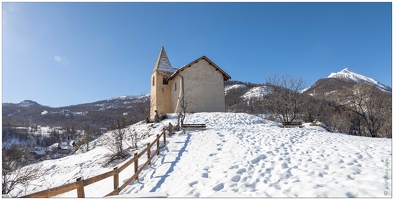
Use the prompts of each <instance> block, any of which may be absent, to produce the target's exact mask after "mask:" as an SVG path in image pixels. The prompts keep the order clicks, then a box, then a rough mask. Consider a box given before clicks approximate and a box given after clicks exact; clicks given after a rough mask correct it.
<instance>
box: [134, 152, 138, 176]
mask: <svg viewBox="0 0 394 200" xmlns="http://www.w3.org/2000/svg"><path fill="white" fill-rule="evenodd" d="M137 172H138V154H137V153H135V154H134V174H136V173H137ZM136 179H137V180H138V174H137V176H136Z"/></svg>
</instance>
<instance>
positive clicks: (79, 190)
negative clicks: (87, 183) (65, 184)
mask: <svg viewBox="0 0 394 200" xmlns="http://www.w3.org/2000/svg"><path fill="white" fill-rule="evenodd" d="M77 185H78V188H77V195H78V198H85V191H84V189H83V180H82V177H79V178H77Z"/></svg>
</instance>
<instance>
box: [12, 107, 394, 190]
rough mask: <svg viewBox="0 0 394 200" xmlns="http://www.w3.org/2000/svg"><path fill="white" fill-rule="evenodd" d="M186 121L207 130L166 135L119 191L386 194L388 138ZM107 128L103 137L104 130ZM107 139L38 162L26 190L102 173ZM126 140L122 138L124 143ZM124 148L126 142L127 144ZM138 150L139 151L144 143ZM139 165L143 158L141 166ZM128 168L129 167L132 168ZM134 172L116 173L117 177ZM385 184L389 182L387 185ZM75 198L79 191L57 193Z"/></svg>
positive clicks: (238, 117) (196, 117) (258, 123)
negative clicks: (156, 152)
mask: <svg viewBox="0 0 394 200" xmlns="http://www.w3.org/2000/svg"><path fill="white" fill-rule="evenodd" d="M169 122H171V123H173V124H175V123H176V116H175V115H170V117H169V119H166V120H164V121H162V122H160V123H156V124H153V125H152V124H146V123H137V124H134V125H132V128H133V129H135V130H137V131H138V132H141V133H149V135H151V136H150V137H148V138H147V139H145V140H143V141H142V142H141V143H140V146H141V147H142V146H146V143H148V142H151V141H153V140H154V136H155V135H156V134H157V133H159V132H160V130H161V129H162V128H163V127H164V126H165V125H168V123H169ZM185 123H205V124H206V126H207V129H206V130H199V131H188V132H187V134H186V135H184V134H183V133H182V132H181V131H179V132H176V133H175V135H173V136H172V137H167V146H166V147H165V148H163V149H161V151H160V155H159V156H157V157H155V158H154V159H153V160H152V165H151V166H148V167H147V168H146V169H145V170H143V171H142V173H141V174H140V175H139V177H140V178H139V181H134V182H132V183H131V184H130V185H129V186H128V187H126V188H125V189H124V190H123V191H122V192H121V193H120V195H121V196H124V197H126V196H128V197H133V196H134V197H135V196H139V197H141V196H155V194H156V195H157V194H160V195H159V196H163V195H164V196H168V197H391V196H392V193H391V183H392V180H391V168H390V166H391V162H392V160H391V139H387V138H367V137H358V136H350V135H345V134H340V133H331V132H328V131H326V130H325V129H323V128H321V127H318V126H310V124H304V127H303V128H294V129H287V128H282V127H281V126H280V125H279V124H277V123H275V122H272V121H268V120H265V119H262V118H260V117H257V116H253V115H249V114H244V113H195V114H190V115H187V117H186V122H185ZM109 134H110V132H108V133H106V134H105V135H107V136H108V135H109ZM104 138H105V137H104V136H103V137H101V138H99V139H97V140H95V141H93V142H92V143H91V145H90V146H92V147H93V146H94V147H95V148H94V149H92V150H90V151H89V152H87V153H82V152H80V153H78V154H76V155H72V156H68V157H66V158H61V159H57V160H48V161H44V162H43V167H42V168H41V170H43V171H46V175H45V176H43V177H42V178H41V179H39V180H37V181H34V182H32V183H31V185H30V186H29V187H28V188H27V189H26V190H25V189H24V188H23V187H19V190H17V191H14V192H13V195H16V194H19V195H23V194H25V192H26V194H28V193H32V192H37V191H40V190H44V189H47V188H49V187H56V186H59V185H61V184H65V183H70V182H73V181H75V179H76V178H77V177H83V178H84V179H86V178H89V177H92V176H95V175H97V174H100V173H104V172H107V171H110V170H112V169H113V167H114V166H110V167H104V164H103V160H104V158H105V154H106V153H108V150H107V149H106V148H105V147H104V146H105V144H106V140H105V139H104ZM128 142H130V141H129V140H126V141H125V143H128ZM125 145H127V144H125ZM141 149H142V148H141ZM142 162H144V161H143V160H142V161H141V163H142ZM125 171H129V172H131V171H133V170H132V169H129V170H125ZM131 175H132V174H131V173H129V174H121V175H120V182H121V183H123V181H124V180H126V179H127V178H129V177H130V176H131ZM112 184H113V180H112V178H108V179H105V180H104V181H101V182H98V183H95V184H92V185H90V186H87V187H85V195H86V196H87V197H103V196H104V195H105V194H107V193H108V192H109V191H111V188H112ZM386 185H387V187H386ZM59 196H60V197H76V191H71V192H68V193H64V194H62V195H59Z"/></svg>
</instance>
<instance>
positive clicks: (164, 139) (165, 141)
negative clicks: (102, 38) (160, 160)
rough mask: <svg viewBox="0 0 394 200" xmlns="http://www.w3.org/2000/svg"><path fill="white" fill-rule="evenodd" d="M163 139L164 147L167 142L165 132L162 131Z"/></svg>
mask: <svg viewBox="0 0 394 200" xmlns="http://www.w3.org/2000/svg"><path fill="white" fill-rule="evenodd" d="M163 137H164V145H166V143H167V142H166V131H165V130H164V131H163Z"/></svg>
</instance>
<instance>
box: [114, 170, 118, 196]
mask: <svg viewBox="0 0 394 200" xmlns="http://www.w3.org/2000/svg"><path fill="white" fill-rule="evenodd" d="M114 171H115V175H114V190H115V191H116V194H117V195H118V194H119V170H118V167H115V168H114Z"/></svg>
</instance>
